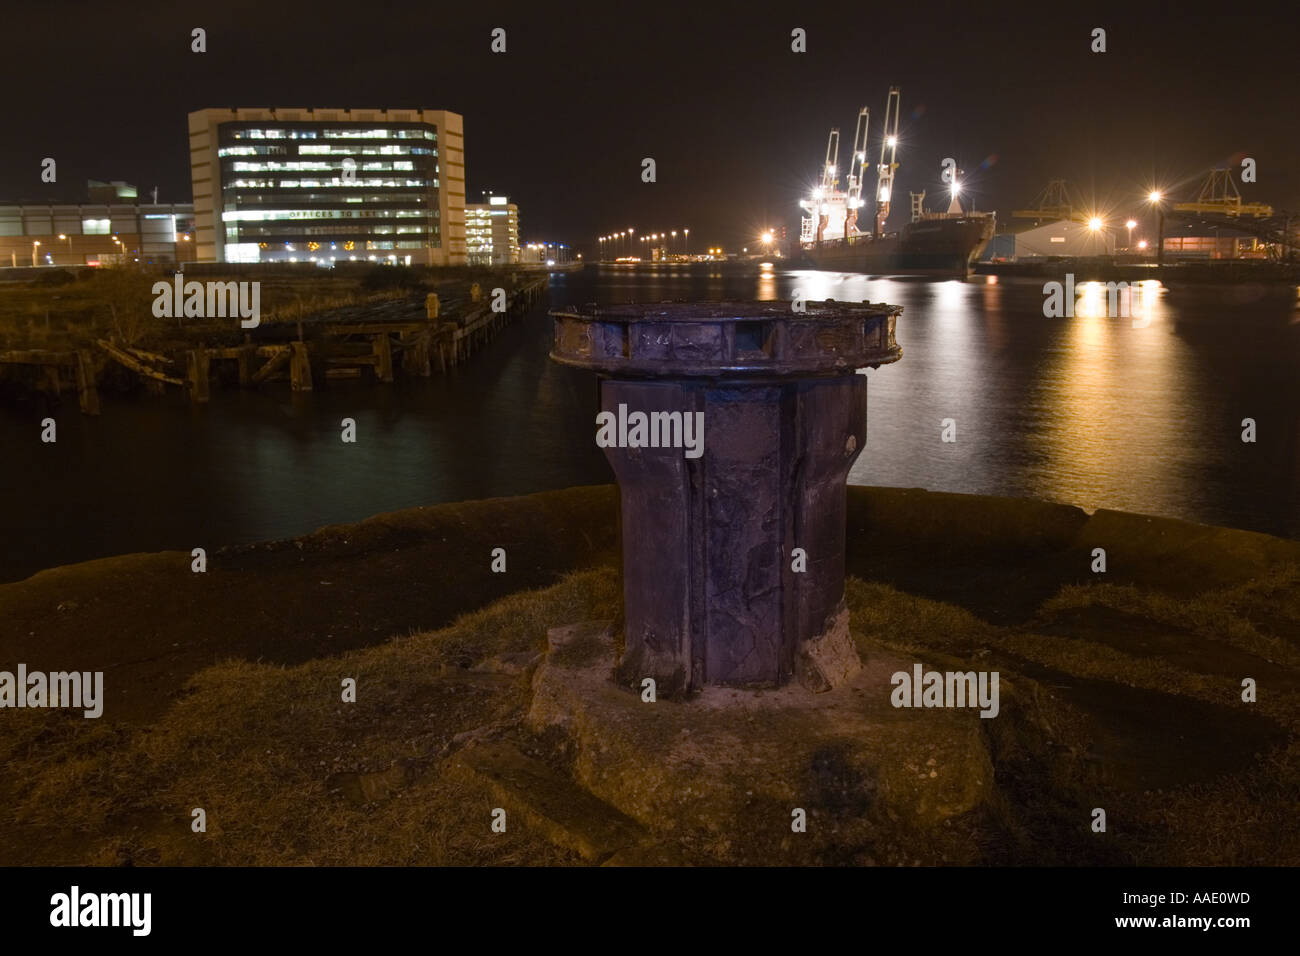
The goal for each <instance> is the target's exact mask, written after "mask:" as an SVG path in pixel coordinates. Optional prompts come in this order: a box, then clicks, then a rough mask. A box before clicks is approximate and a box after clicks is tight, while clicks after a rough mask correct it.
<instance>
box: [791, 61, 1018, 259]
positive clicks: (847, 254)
mask: <svg viewBox="0 0 1300 956" xmlns="http://www.w3.org/2000/svg"><path fill="white" fill-rule="evenodd" d="M898 111H899V88H898V87H896V86H895V87H892V88H890V91H889V100H888V102H887V103H886V106H885V121H884V123H883V133H882V135H881V138H880V162H879V163H878V164H877V166H876V190H875V195H874V204H875V215H874V217H873V218H872V221H871V222H870V223H867V224H866V225H867V226H868V228H867V229H866V230H861V229H859V228H858V226H859V221H860V219H859V217H860V213H861V211H862V210H863V208H864V207H865V205H866V201H865V200H864V199H863V188H864V185H865V182H866V179H867V170H868V163H867V131H868V125H869V118H870V110H868V109H867V107H865V106H864V107H863V108H862V109H861V110H860V111H859V113H858V124H857V128H856V129H855V131H854V136H853V153H852V155H851V157H850V160H849V166H848V175H847V177H846V180H847V181H846V183H845V188H843V189H841V188H840V179H839V147H840V142H839V139H840V132H839V130H838V129H832V130H831V134H830V139H829V140H828V141H827V144H826V162H825V164H824V165H823V166H822V169H821V182H820V185H818V186H817V188H816V189H814V190H813V193H812V196H811V197H809V198H808V199H805V200H803V201H802V202H801V203H800V204H799V205H800V206H801V207H802V208H803V210H804V212H805V215H804V217H803V225H802V228H801V230H800V235H799V246H800V252H801V258H802V259H803V261H804V262H805V263H806V264H807V265H809V266H810V267H812V268H814V269H826V270H830V271H835V272H862V273H867V274H870V275H928V276H966V275H969V274H970V272H971V268H972V266H973V264H974V261H975V257H976V256H977V255H978V254H979V251H980V250H981V249H982V248H983V247H984V244H985V243H987V242H988V241H989V239H991V238H992V237H993V233H994V229H995V226H996V217H995V216H994V214H993V213H991V212H975V211H974V210H966V209H964V208H963V206H962V196H961V170H959V169H957V168H956V167H955V166H949V167H946V168H945V172H944V176H945V179H946V180H947V181H948V189H949V193H950V197H949V199H950V201H949V204H948V209H947V211H946V212H930V211H927V210H926V208H925V192H924V191H922V192H919V193H911V200H912V221H911V222H909V223H907V224H906V225H904V226H903V227H902V228H901V229H899V230H898V231H897V232H892V233H887V232H885V231H884V230H885V223H886V221H887V220H888V218H889V210H890V203H891V200H892V197H893V191H894V173H895V172H896V171H897V169H898V167H899V163H898V162H897V161H896V155H897V147H898Z"/></svg>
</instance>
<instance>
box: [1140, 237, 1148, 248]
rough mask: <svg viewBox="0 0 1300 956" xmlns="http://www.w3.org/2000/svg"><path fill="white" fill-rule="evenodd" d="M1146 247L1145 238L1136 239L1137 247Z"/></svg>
mask: <svg viewBox="0 0 1300 956" xmlns="http://www.w3.org/2000/svg"><path fill="white" fill-rule="evenodd" d="M1146 247H1147V241H1146V240H1145V239H1139V240H1138V248H1139V249H1145V248H1146Z"/></svg>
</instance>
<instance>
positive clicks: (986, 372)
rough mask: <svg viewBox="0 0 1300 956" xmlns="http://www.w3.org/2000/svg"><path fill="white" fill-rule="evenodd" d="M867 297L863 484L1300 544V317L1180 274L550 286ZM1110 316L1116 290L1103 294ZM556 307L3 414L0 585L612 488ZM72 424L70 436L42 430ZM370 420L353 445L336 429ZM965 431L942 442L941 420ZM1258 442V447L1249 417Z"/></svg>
mask: <svg viewBox="0 0 1300 956" xmlns="http://www.w3.org/2000/svg"><path fill="white" fill-rule="evenodd" d="M795 289H798V290H800V291H801V292H802V293H803V295H804V297H805V298H809V299H821V298H826V297H832V298H835V299H839V300H844V301H860V300H862V299H870V300H871V301H873V302H890V303H894V304H897V305H902V306H903V307H904V312H903V314H902V316H901V317H900V319H899V324H898V340H899V343H900V344H901V345H902V346H903V351H904V356H903V359H902V361H900V362H898V363H897V364H894V365H887V366H884V367H882V368H880V369H876V370H874V371H871V372H869V373H868V379H869V382H870V385H869V397H868V421H867V443H866V448H865V450H864V452H863V454H862V456H861V457H860V458H859V459H858V462H857V464H856V466H855V467H854V470H853V473H852V475H851V476H850V481H852V482H854V483H860V484H877V485H895V486H904V487H920V488H928V489H932V490H942V491H957V492H975V493H981V494H992V495H1009V496H1022V497H1035V498H1042V499H1047V500H1052V501H1061V502H1067V503H1072V504H1077V505H1080V506H1082V507H1084V508H1087V509H1089V510H1092V509H1095V508H1102V507H1105V508H1117V509H1123V510H1129V511H1137V512H1143V513H1147V514H1155V515H1164V516H1169V517H1175V518H1185V519H1189V520H1193V521H1200V522H1205V523H1210V524H1221V525H1227V526H1231V527H1237V528H1247V529H1251V530H1257V531H1266V532H1269V533H1272V534H1277V535H1283V536H1288V537H1300V312H1297V311H1296V303H1295V302H1294V301H1283V302H1281V303H1278V302H1276V301H1273V302H1271V303H1269V302H1263V301H1255V300H1253V297H1252V294H1251V292H1250V290H1239V291H1238V293H1237V294H1235V295H1230V296H1228V298H1229V299H1232V300H1240V301H1232V304H1224V303H1223V302H1222V297H1220V296H1210V295H1205V296H1198V297H1192V298H1190V299H1188V298H1186V297H1184V296H1180V295H1178V293H1177V290H1175V291H1174V293H1172V294H1171V293H1169V292H1167V291H1166V290H1159V292H1158V294H1157V295H1155V296H1154V297H1153V301H1149V302H1148V304H1147V309H1146V312H1145V314H1144V320H1143V321H1142V322H1140V323H1137V324H1136V327H1135V323H1134V322H1133V321H1132V320H1131V319H1128V318H1107V317H1105V316H1104V315H1096V314H1093V310H1091V309H1089V310H1086V311H1088V312H1089V315H1086V316H1076V317H1073V318H1044V316H1043V311H1044V310H1043V302H1044V295H1043V291H1042V283H1041V281H1033V282H1031V281H1023V282H1013V281H1010V280H1006V279H1003V280H1001V281H1000V282H996V283H994V282H992V281H991V280H989V279H986V278H985V277H974V278H972V279H969V280H967V281H922V280H903V279H867V278H864V277H854V276H840V275H836V274H832V273H819V272H776V271H759V270H750V269H744V270H742V269H736V268H734V267H730V268H727V269H722V268H719V267H717V266H708V265H696V266H690V267H687V266H665V267H662V268H658V269H650V268H642V269H639V270H633V269H630V268H619V267H606V268H603V269H601V270H594V269H588V270H587V271H585V272H583V273H573V274H565V275H561V274H557V275H554V276H553V277H552V279H551V292H552V303H553V304H555V305H560V304H577V303H585V302H630V301H661V300H664V299H702V298H714V299H716V298H760V299H776V298H785V299H788V298H789V297H790V296H791V294H792V292H793V291H794V290H795ZM1101 305H1102V309H1103V310H1104V308H1105V295H1104V293H1103V295H1102V296H1101ZM549 346H550V322H549V319H548V318H547V316H546V312H545V307H541V308H538V309H537V310H535V311H534V312H533V313H531V314H530V315H529V316H527V317H526V318H525V319H523V320H522V321H520V322H518V323H516V324H515V325H513V326H511V327H509V328H508V329H506V330H505V331H504V332H502V333H501V334H500V335H499V337H498V338H497V339H496V340H495V341H494V342H493V343H492V344H491V345H490V346H489V347H488V348H487V349H485V350H483V351H481V352H479V353H478V354H476V355H475V356H474V358H473V359H472V361H471V362H470V363H469V364H467V365H465V366H462V367H461V368H459V369H457V370H455V371H454V372H452V373H451V374H448V375H445V376H435V377H433V378H431V379H414V380H412V379H406V380H400V381H398V382H397V383H395V384H393V385H369V384H364V383H343V384H335V385H332V386H331V387H329V388H326V389H321V390H319V391H316V392H313V393H306V394H292V393H291V392H290V391H289V390H288V386H287V385H276V386H271V387H265V388H263V389H262V390H259V391H242V390H238V389H233V388H232V389H214V391H213V394H212V401H211V402H210V403H209V404H208V405H207V406H195V405H191V404H190V403H189V401H188V400H187V399H186V398H185V397H184V396H182V395H180V394H177V392H178V391H179V390H169V396H168V397H167V398H166V399H158V398H151V397H146V396H141V397H140V398H138V399H128V398H122V397H115V396H108V395H106V396H104V402H103V405H104V409H103V414H102V416H100V417H99V418H87V417H84V416H82V415H81V414H80V413H79V412H78V411H77V407H76V401H75V397H74V398H72V399H71V400H69V399H68V398H67V397H66V396H65V401H64V402H63V403H62V404H61V405H58V406H51V407H48V408H47V407H45V406H44V405H43V404H41V403H40V402H34V403H32V404H28V405H24V406H21V407H18V406H14V405H9V406H6V407H0V448H3V449H4V463H3V466H2V467H0V516H2V520H0V530H2V531H3V538H4V548H3V552H2V554H0V580H16V579H19V578H22V577H25V576H27V575H29V574H32V573H34V572H35V571H38V570H40V569H42V568H46V567H50V566H54V565H58V564H66V563H69V562H73V561H80V560H85V559H88V558H94V557H101V556H105V555H111V554H123V553H128V552H132V551H157V550H164V549H180V550H186V551H188V550H190V549H191V548H194V547H200V546H201V547H205V548H208V549H209V550H211V549H212V548H215V547H217V546H219V545H224V544H234V543H245V542H250V541H259V540H268V539H275V538H284V537H290V536H295V535H299V534H303V533H305V532H308V531H311V530H313V529H315V528H318V527H321V526H323V525H326V524H333V523H338V522H348V521H356V520H358V519H361V518H364V517H367V516H368V515H372V514H376V513H379V512H384V511H391V510H394V509H398V508H407V507H411V506H414V505H424V504H433V503H436V502H443V501H457V500H462V499H466V498H486V497H495V496H500V495H517V494H526V493H528V492H533V491H541V490H545V489H553V488H564V487H568V486H570V485H577V484H590V483H597V482H607V481H612V480H613V478H612V474H611V472H610V470H609V468H608V466H607V465H606V463H605V460H604V458H603V456H602V455H601V453H600V452H599V450H598V449H597V448H596V446H595V440H594V438H595V411H596V392H595V384H594V382H595V380H594V378H593V377H592V376H591V375H590V374H589V373H585V372H581V371H577V370H573V369H566V368H561V367H559V366H556V365H555V364H554V363H552V362H550V361H549V360H548V359H547V351H548V349H549ZM47 414H49V415H52V416H53V417H55V419H56V421H57V426H58V441H57V442H56V443H54V444H43V443H42V442H41V441H40V420H41V418H43V417H44V416H45V415H47ZM345 417H346V418H353V419H355V421H356V423H357V441H356V443H354V444H346V443H344V442H342V441H341V440H340V430H341V429H340V421H341V420H342V419H343V418H345ZM948 418H951V419H953V420H954V421H955V423H956V437H957V440H956V441H955V442H951V443H945V442H943V441H941V440H940V432H941V423H942V421H943V420H944V419H948ZM1244 418H1253V419H1254V420H1255V422H1256V429H1257V440H1256V441H1255V442H1254V443H1245V442H1243V441H1242V440H1241V435H1242V424H1241V423H1242V420H1243V419H1244Z"/></svg>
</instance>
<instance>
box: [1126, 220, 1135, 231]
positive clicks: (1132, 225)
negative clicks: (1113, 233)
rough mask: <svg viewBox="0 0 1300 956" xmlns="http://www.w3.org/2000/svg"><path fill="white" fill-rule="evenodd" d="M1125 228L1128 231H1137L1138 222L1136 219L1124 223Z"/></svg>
mask: <svg viewBox="0 0 1300 956" xmlns="http://www.w3.org/2000/svg"><path fill="white" fill-rule="evenodd" d="M1124 226H1125V228H1127V229H1135V228H1137V220H1136V219H1130V220H1129V221H1128V222H1126V223H1124Z"/></svg>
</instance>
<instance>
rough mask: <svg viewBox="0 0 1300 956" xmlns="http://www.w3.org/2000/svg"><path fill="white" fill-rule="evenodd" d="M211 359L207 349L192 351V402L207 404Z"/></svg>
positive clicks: (190, 367)
mask: <svg viewBox="0 0 1300 956" xmlns="http://www.w3.org/2000/svg"><path fill="white" fill-rule="evenodd" d="M210 361H211V357H210V356H209V355H208V350H207V349H190V351H189V374H188V375H187V377H188V378H189V384H190V400H191V401H195V402H206V401H207V400H208V366H209V363H210Z"/></svg>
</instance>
